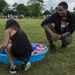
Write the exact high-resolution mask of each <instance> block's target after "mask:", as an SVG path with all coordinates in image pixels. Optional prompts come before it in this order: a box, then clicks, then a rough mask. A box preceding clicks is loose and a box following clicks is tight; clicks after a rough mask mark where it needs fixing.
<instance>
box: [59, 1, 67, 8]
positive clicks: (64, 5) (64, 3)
mask: <svg viewBox="0 0 75 75" xmlns="http://www.w3.org/2000/svg"><path fill="white" fill-rule="evenodd" d="M58 6H63V8H64V9H68V4H67V3H66V2H64V1H63V2H60V3H59V4H58Z"/></svg>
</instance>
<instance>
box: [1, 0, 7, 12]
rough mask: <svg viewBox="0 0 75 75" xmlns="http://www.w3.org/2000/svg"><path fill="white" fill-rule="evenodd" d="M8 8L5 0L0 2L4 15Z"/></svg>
mask: <svg viewBox="0 0 75 75" xmlns="http://www.w3.org/2000/svg"><path fill="white" fill-rule="evenodd" d="M6 6H7V3H6V1H5V0H0V13H2V12H3V11H4V9H5V7H6Z"/></svg>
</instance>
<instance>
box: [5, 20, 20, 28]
mask: <svg viewBox="0 0 75 75" xmlns="http://www.w3.org/2000/svg"><path fill="white" fill-rule="evenodd" d="M8 28H19V29H20V25H19V24H18V22H17V21H15V20H13V19H10V20H8V21H7V22H6V27H5V29H8Z"/></svg>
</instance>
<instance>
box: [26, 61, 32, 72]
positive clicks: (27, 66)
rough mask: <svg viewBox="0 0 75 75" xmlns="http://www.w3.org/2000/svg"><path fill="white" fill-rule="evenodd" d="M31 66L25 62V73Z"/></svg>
mask: <svg viewBox="0 0 75 75" xmlns="http://www.w3.org/2000/svg"><path fill="white" fill-rule="evenodd" d="M30 66H31V63H30V62H27V64H26V66H25V71H26V70H28V69H29V68H30Z"/></svg>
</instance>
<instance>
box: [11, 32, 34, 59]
mask: <svg viewBox="0 0 75 75" xmlns="http://www.w3.org/2000/svg"><path fill="white" fill-rule="evenodd" d="M10 39H11V41H12V46H11V50H10V51H11V53H12V55H13V56H14V57H17V58H19V57H20V58H25V57H29V56H30V55H31V52H32V51H33V50H32V46H31V43H30V42H29V40H28V38H27V36H26V34H25V33H24V32H23V33H22V34H20V33H19V32H16V33H15V34H14V35H13V36H12V37H11V38H10Z"/></svg>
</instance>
